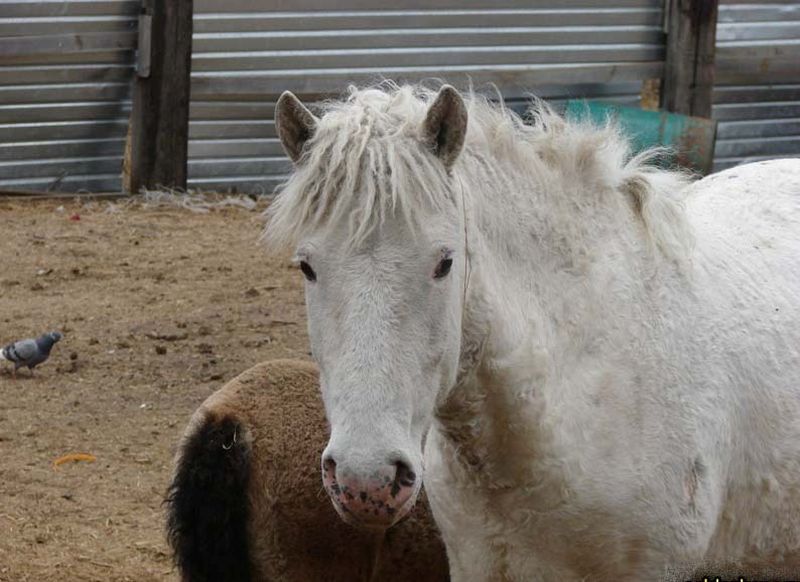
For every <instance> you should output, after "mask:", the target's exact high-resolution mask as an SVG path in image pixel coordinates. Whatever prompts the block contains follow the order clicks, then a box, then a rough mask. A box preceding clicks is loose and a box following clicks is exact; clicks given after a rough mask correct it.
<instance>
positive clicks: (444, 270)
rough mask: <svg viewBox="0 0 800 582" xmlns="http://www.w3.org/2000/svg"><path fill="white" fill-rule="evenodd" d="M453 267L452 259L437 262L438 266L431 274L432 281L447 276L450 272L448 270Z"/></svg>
mask: <svg viewBox="0 0 800 582" xmlns="http://www.w3.org/2000/svg"><path fill="white" fill-rule="evenodd" d="M452 266H453V259H451V258H449V257H448V258H446V259H442V260H441V261H439V264H438V265H436V270H435V271H434V272H433V278H434V279H443V278H444V277H446V276H447V274H448V273H449V272H450V268H451V267H452Z"/></svg>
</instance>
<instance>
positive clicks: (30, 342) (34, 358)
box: [0, 331, 62, 378]
mask: <svg viewBox="0 0 800 582" xmlns="http://www.w3.org/2000/svg"><path fill="white" fill-rule="evenodd" d="M61 337H62V336H61V334H60V333H58V332H57V331H54V332H51V333H46V334H44V335H41V336H39V337H37V338H36V339H25V340H20V341H18V342H14V343H12V344H8V345H7V346H6V347H4V348H3V349H2V350H0V360H8V361H9V362H13V363H14V378H16V377H17V370H18V369H19V368H22V367H23V366H28V369H29V370H30V371H31V373H33V369H34V368H35V367H36V366H38V365H39V364H41V363H42V362H45V361H46V360H47V358H49V357H50V350H51V349H53V346H54V345H55V344H56V342H57V341H58V340H60V339H61Z"/></svg>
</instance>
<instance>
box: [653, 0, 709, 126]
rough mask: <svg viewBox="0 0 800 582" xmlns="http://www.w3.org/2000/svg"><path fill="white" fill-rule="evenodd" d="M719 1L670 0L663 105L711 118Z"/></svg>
mask: <svg viewBox="0 0 800 582" xmlns="http://www.w3.org/2000/svg"><path fill="white" fill-rule="evenodd" d="M718 8H719V0H667V7H666V18H667V22H666V30H667V58H666V63H665V68H664V86H663V88H662V92H661V95H662V100H663V101H662V106H663V107H664V108H665V109H666V110H667V111H672V112H674V113H681V114H683V115H693V116H695V117H707V118H710V117H711V104H712V93H713V91H714V52H715V44H716V37H717V12H718Z"/></svg>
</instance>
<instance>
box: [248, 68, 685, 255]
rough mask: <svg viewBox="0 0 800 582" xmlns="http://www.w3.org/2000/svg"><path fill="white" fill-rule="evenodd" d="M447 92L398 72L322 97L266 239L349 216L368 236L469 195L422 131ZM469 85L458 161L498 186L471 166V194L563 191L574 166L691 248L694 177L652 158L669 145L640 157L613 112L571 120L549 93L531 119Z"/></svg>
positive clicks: (356, 230) (289, 240)
mask: <svg viewBox="0 0 800 582" xmlns="http://www.w3.org/2000/svg"><path fill="white" fill-rule="evenodd" d="M437 94H438V93H437V91H436V90H434V89H430V88H426V87H423V86H421V85H403V86H398V85H395V84H393V83H390V82H386V83H383V84H381V85H379V86H376V87H370V88H364V89H359V88H357V87H350V89H349V91H348V94H347V96H346V97H345V98H344V99H342V100H336V101H328V102H325V103H322V104H321V105H320V106H319V109H318V113H320V114H321V119H320V120H319V122H318V125H317V127H316V130H315V132H314V134H313V136H312V137H311V138H310V140H309V141H308V143H307V144H306V145H305V147H304V150H303V156H302V158H301V160H300V162H299V163H298V164H297V166H296V168H295V171H294V173H293V174H292V175H291V176H290V178H289V179H288V180H287V182H285V183H284V184H283V186H282V187H281V188H280V191H279V193H278V195H277V196H276V198H275V200H274V202H273V203H272V204H271V205H270V207H269V208H268V210H267V213H266V218H267V226H266V229H265V231H264V236H263V238H264V240H265V242H267V244H268V245H270V246H272V247H276V248H290V247H292V246H294V245H296V244H297V243H298V242H299V241H300V240H301V239H302V238H303V237H304V236H306V235H308V234H309V233H311V232H317V231H319V230H320V229H326V228H331V227H336V228H340V227H341V225H342V224H346V227H347V233H348V234H349V238H348V240H349V241H350V242H351V243H354V244H358V243H360V242H362V241H363V240H364V239H365V238H366V237H367V236H368V235H369V234H370V233H371V232H372V231H373V230H374V229H375V227H376V226H378V225H380V224H381V223H383V222H384V221H385V220H386V219H387V218H390V217H395V216H399V217H401V218H402V219H403V220H405V221H406V222H407V223H408V225H409V227H410V228H411V229H412V230H413V229H415V228H416V227H417V226H418V225H419V224H420V223H421V222H422V221H424V220H425V219H426V217H429V216H430V215H431V214H435V213H438V212H441V211H442V210H443V209H444V208H446V207H447V206H449V205H452V204H458V202H457V201H455V200H454V193H453V190H452V187H451V184H452V181H451V180H449V179H448V175H447V170H446V168H445V166H444V164H442V163H441V161H440V160H439V159H437V158H436V156H435V155H434V153H433V152H432V151H430V150H429V149H428V148H427V147H426V146H425V145H424V142H423V139H422V136H421V129H422V126H423V121H424V119H425V116H426V114H427V111H428V108H429V107H430V105H431V104H432V103H433V101H434V100H435V98H436V96H437ZM463 96H464V100H465V103H466V106H467V109H468V131H467V138H466V144H465V152H464V153H463V154H462V156H461V157H460V158H459V160H457V161H456V165H455V166H454V168H453V171H454V173H456V174H459V175H461V174H463V175H467V174H472V175H473V176H475V175H476V172H477V173H482V174H483V175H482V176H480V178H479V179H478V180H477V181H478V182H481V181H483V182H492V187H491V191H490V192H482V190H486V184H485V183H484V184H481V183H476V184H470V180H469V176H467V180H465V181H464V182H463V186H464V188H465V189H466V191H467V194H468V195H469V196H470V197H471V198H473V199H474V198H479V197H480V196H482V195H487V196H492V195H497V194H498V193H499V192H502V191H503V190H504V189H509V188H511V189H514V190H517V191H519V189H520V188H525V187H526V186H527V188H528V189H532V188H538V189H540V190H542V192H531V196H534V195H538V196H547V195H548V193H551V194H552V193H557V195H560V194H561V193H562V192H564V191H567V190H574V186H575V184H571V186H573V188H569V187H565V185H564V184H557V183H554V181H558V180H561V178H557V177H556V178H554V176H561V177H562V178H563V177H564V176H567V178H566V180H567V181H571V182H575V181H583V182H585V183H586V184H587V185H589V186H590V188H586V189H593V190H596V191H609V190H610V191H614V192H617V193H618V194H619V198H620V200H621V198H622V196H623V195H625V196H632V197H633V198H634V200H635V201H636V203H637V206H638V209H639V212H640V214H641V217H642V219H643V220H644V222H645V224H646V225H647V230H648V233H649V235H650V236H651V238H652V240H653V242H654V243H655V246H657V247H659V248H660V249H661V250H662V251H664V253H665V254H666V255H669V256H673V257H680V256H685V254H686V252H687V250H688V245H690V243H691V235H690V232H689V229H688V226H687V224H686V222H685V219H684V216H683V211H682V208H681V202H680V199H679V197H678V196H677V194H678V193H679V192H680V191H682V190H683V187H684V186H685V184H686V183H687V178H686V176H685V175H684V174H682V173H680V172H668V171H665V170H660V169H657V168H655V167H654V166H653V165H652V161H653V159H654V158H655V157H656V156H657V155H658V154H660V153H662V152H660V151H659V150H650V151H647V152H644V153H643V154H640V155H638V156H636V157H631V153H630V146H629V142H628V140H627V139H626V138H625V137H624V136H622V135H621V133H620V131H619V130H618V128H616V127H615V126H614V125H613V124H612V123H608V124H607V125H606V126H605V127H601V128H597V127H594V126H592V125H589V124H584V123H575V122H568V121H566V120H564V119H563V118H562V117H561V116H559V115H558V114H557V113H555V112H554V111H553V110H552V109H551V108H550V107H549V106H548V105H547V104H546V103H544V102H543V101H541V100H538V99H534V100H533V101H532V104H531V107H530V109H529V110H528V111H527V113H526V114H527V117H528V123H525V122H523V120H522V118H520V116H519V115H517V114H516V113H515V112H513V111H511V110H509V109H507V108H506V107H504V106H503V104H502V101H501V102H500V103H494V102H492V101H490V100H489V99H487V98H486V97H483V96H481V95H477V94H475V93H474V92H472V91H470V92H469V93H467V94H464V95H463ZM465 164H466V165H467V166H465ZM476 168H479V169H478V170H476ZM515 174H518V175H517V176H515ZM532 175H535V176H536V178H535V180H534V181H533V182H531V181H530V179H531V176H532ZM525 180H527V184H523V183H522V182H521V181H525ZM471 186H473V189H475V190H477V191H470V190H471V188H470V187H471ZM504 186H505V188H504ZM578 189H582V188H580V186H579V187H578ZM551 202H553V201H551ZM554 202H555V203H556V204H557V205H560V204H564V203H565V202H567V201H565V200H556V201H554ZM572 220H573V221H574V220H576V217H573V218H572ZM577 220H580V219H577Z"/></svg>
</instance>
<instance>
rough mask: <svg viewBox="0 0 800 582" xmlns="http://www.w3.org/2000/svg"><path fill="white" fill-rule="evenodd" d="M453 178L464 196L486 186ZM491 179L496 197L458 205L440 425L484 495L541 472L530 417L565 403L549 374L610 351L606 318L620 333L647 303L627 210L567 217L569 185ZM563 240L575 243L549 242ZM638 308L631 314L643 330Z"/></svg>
mask: <svg viewBox="0 0 800 582" xmlns="http://www.w3.org/2000/svg"><path fill="white" fill-rule="evenodd" d="M471 167H472V168H475V170H474V171H476V173H477V172H478V171H479V170H480V169H481V168H480V164H472V165H471ZM464 182H465V188H469V186H467V185H466V184H468V183H470V182H471V183H472V184H475V183H476V182H477V183H479V184H483V185H485V184H487V183H491V182H492V179H491V177H486V176H477V177H476V176H467V177H466V179H464ZM496 183H498V184H502V185H503V187H504V188H505V191H503V190H501V189H498V190H497V191H494V192H491V193H489V192H485V191H483V192H478V191H476V190H471V195H470V196H468V203H467V204H466V208H467V233H468V252H469V255H470V264H471V274H470V277H469V283H468V285H469V286H468V288H467V302H466V305H465V321H464V331H463V342H462V345H463V349H462V370H461V374H460V380H459V384H458V385H457V386H456V387H455V388H454V390H453V391H452V392H451V394H450V397H449V399H448V400H447V402H446V403H445V405H444V406H442V407H441V409H440V413H439V417H440V421H441V425H442V427H443V433H444V434H445V435H446V436H447V437H448V438H449V440H450V441H451V442H452V443H453V444H455V445H456V446H455V449H456V450H457V451H459V452H460V455H461V460H462V461H463V463H466V464H467V465H468V466H471V467H477V466H480V467H481V470H480V471H478V473H480V474H482V475H485V476H486V478H487V479H490V480H491V486H492V487H497V486H500V487H502V486H503V485H504V484H508V485H509V486H511V484H512V483H515V482H519V481H520V480H523V481H524V480H526V479H527V478H529V477H531V474H530V473H529V472H530V471H532V470H535V468H536V467H541V466H545V465H548V461H547V459H548V456H549V455H550V454H552V450H551V448H550V447H549V444H548V443H550V441H551V440H552V435H551V434H547V433H546V429H544V428H543V425H544V423H542V422H540V417H541V416H542V415H543V414H545V408H546V403H547V402H548V401H551V400H553V399H554V398H557V399H562V398H566V397H568V395H566V394H564V393H563V392H561V393H558V394H556V392H558V391H562V390H563V389H564V388H563V386H561V385H559V384H558V381H556V380H554V378H556V377H558V376H559V375H560V374H561V371H562V370H565V369H568V368H569V367H570V366H571V365H572V363H573V361H574V360H576V359H580V358H582V357H584V356H583V355H582V354H583V350H590V351H591V350H603V349H614V342H613V338H609V335H608V333H609V332H608V330H609V328H610V327H614V325H613V320H614V319H615V318H620V320H622V319H624V320H625V321H626V325H628V323H627V322H628V320H629V319H630V316H631V309H632V306H637V309H638V307H641V306H643V305H647V304H648V303H649V302H650V301H651V298H650V297H649V291H648V290H647V288H646V287H647V284H646V282H647V281H648V279H650V278H652V276H653V272H652V268H651V267H652V265H651V264H650V262H648V260H647V256H648V253H649V251H648V250H647V248H646V247H647V245H646V242H645V238H644V235H643V232H642V229H643V226H642V225H641V223H640V222H639V223H637V222H636V221H634V220H632V219H631V215H632V214H633V210H632V209H631V211H630V213H629V214H627V215H625V214H624V213H623V215H622V216H616V217H615V216H614V215H613V212H615V211H617V210H619V209H616V208H615V209H608V208H602V207H599V206H597V205H591V204H587V205H585V206H583V207H581V205H579V204H577V205H574V206H575V208H574V209H573V212H574V213H573V215H571V216H570V215H567V214H565V213H564V207H563V206H561V204H568V203H569V197H570V196H572V195H576V194H578V195H580V194H584V193H583V192H570V191H568V190H569V189H570V188H571V189H575V188H576V185H575V184H571V185H570V186H569V187H567V186H565V187H564V190H563V191H550V192H541V191H537V188H538V187H540V186H541V185H540V184H537V183H536V182H535V181H530V180H526V177H525V176H524V175H523V176H506V177H505V178H504V179H503V180H498V181H497V182H496ZM548 183H549V185H550V186H553V183H554V182H553V180H552V179H551V180H549V181H548ZM588 188H589V185H586V189H587V190H588ZM577 189H578V190H580V189H581V188H580V185H578V188H577ZM559 196H561V197H562V198H561V199H560V200H559ZM553 201H555V202H556V203H557V204H556V206H555V207H554V208H552V209H551V208H548V204H549V203H551V202H553ZM570 221H572V222H570ZM581 221H583V224H581ZM587 224H591V228H587V226H586V225H587ZM589 231H593V232H589ZM592 234H594V236H591V239H590V240H589V238H588V237H590V235H592ZM569 235H573V236H575V237H576V239H575V240H571V241H570V240H566V239H564V240H560V239H559V237H562V239H563V237H565V236H569ZM646 311H647V310H646V309H644V310H640V311H637V317H638V319H637V318H634V320H635V321H637V322H638V323H639V324H640V325H642V326H646V325H647V322H646V321H644V319H645V318H644V317H642V316H641V314H642V313H644V312H646ZM626 333H634V334H635V333H637V332H636V330H632V329H630V328H628V329H626ZM609 340H611V341H609ZM595 357H597V354H595ZM510 426H514V427H517V429H516V430H517V434H516V435H515V437H516V438H509V434H508V431H509V427H510ZM548 466H553V464H552V463H550V464H549V465H548ZM552 477H553V478H554V479H558V478H559V476H558V475H554V476H552ZM543 501H546V500H543Z"/></svg>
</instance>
